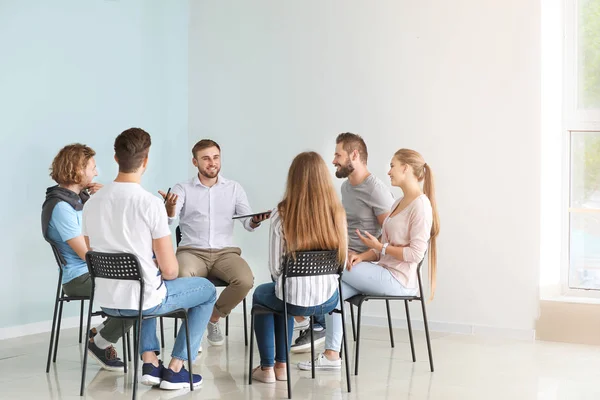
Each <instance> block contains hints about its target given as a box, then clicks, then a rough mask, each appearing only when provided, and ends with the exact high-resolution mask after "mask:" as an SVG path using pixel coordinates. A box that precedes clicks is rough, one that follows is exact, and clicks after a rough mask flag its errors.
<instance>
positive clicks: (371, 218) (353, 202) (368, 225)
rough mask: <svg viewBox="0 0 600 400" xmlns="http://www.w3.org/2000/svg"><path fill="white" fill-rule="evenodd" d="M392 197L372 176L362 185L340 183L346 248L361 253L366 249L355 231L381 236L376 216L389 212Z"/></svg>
mask: <svg viewBox="0 0 600 400" xmlns="http://www.w3.org/2000/svg"><path fill="white" fill-rule="evenodd" d="M393 203H394V197H393V196H392V193H391V192H390V189H389V187H387V186H386V185H385V184H384V183H383V182H382V181H381V180H379V179H377V178H376V177H375V176H374V175H373V174H371V175H369V176H368V177H367V179H365V180H364V181H363V182H362V183H360V184H358V185H356V186H352V185H351V184H350V182H349V181H348V180H346V181H345V182H344V183H342V204H343V205H344V208H345V209H346V218H347V220H348V248H349V249H350V250H354V251H356V252H360V253H362V252H363V251H367V250H368V247H367V246H365V245H364V243H363V242H361V241H360V239H359V237H358V235H357V234H356V229H360V231H361V232H362V231H367V232H369V233H370V234H371V235H373V236H375V237H379V236H380V235H381V226H379V222H378V221H377V216H378V215H381V214H385V213H388V212H390V208H391V207H392V204H393Z"/></svg>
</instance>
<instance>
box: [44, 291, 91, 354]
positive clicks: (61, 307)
mask: <svg viewBox="0 0 600 400" xmlns="http://www.w3.org/2000/svg"><path fill="white" fill-rule="evenodd" d="M63 304H64V302H62V301H61V302H60V305H59V306H58V321H56V332H55V334H56V341H55V342H54V355H53V356H52V362H56V352H57V351H58V339H59V338H60V324H61V322H62V310H63ZM86 350H87V348H86Z"/></svg>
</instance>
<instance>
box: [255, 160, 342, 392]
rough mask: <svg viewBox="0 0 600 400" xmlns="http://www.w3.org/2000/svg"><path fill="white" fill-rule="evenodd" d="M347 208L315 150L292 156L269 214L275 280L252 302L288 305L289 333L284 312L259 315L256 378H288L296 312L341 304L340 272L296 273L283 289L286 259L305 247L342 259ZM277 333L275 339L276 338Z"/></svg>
mask: <svg viewBox="0 0 600 400" xmlns="http://www.w3.org/2000/svg"><path fill="white" fill-rule="evenodd" d="M346 237H347V232H346V214H345V212H344V208H343V207H342V204H341V202H340V200H339V199H338V197H337V194H336V193H335V189H334V187H333V183H332V181H331V178H330V176H329V172H328V171H327V166H326V165H325V162H324V161H323V159H322V158H321V156H319V155H318V154H317V153H314V152H307V153H301V154H299V155H298V156H296V158H295V159H294V161H293V162H292V165H291V166H290V170H289V173H288V178H287V187H286V191H285V195H284V197H283V200H282V201H281V202H280V203H279V205H278V206H277V208H276V209H274V210H273V213H272V214H271V229H270V245H269V269H270V271H271V276H272V277H273V280H274V281H275V282H272V283H264V284H262V285H260V286H258V287H257V288H256V290H255V291H254V296H253V297H252V302H253V305H263V306H266V307H268V308H270V309H272V310H276V311H283V307H284V301H285V302H287V304H288V306H287V309H288V321H287V324H288V327H289V329H288V337H287V338H286V337H285V325H284V324H285V323H286V321H284V318H283V317H282V316H280V315H273V314H268V315H260V314H259V315H256V316H255V317H254V318H255V324H254V330H255V332H256V342H257V344H258V350H259V352H260V366H258V367H256V368H255V369H254V370H253V371H252V378H253V379H255V380H257V381H261V382H265V383H274V382H275V381H276V380H280V381H281V380H287V370H286V352H285V343H286V342H285V341H286V340H287V342H288V346H289V344H290V343H291V340H292V334H293V329H292V327H293V322H294V317H293V316H310V315H323V314H326V313H328V312H330V311H332V310H333V309H334V308H335V306H336V304H338V290H337V288H338V276H337V275H324V276H310V277H292V278H288V279H287V283H286V288H287V290H286V298H285V299H284V298H283V293H282V281H283V276H282V274H283V271H282V260H283V258H284V256H285V255H291V256H293V255H294V253H296V252H298V251H305V250H337V251H338V259H339V262H340V265H343V264H344V263H345V262H346V254H347V238H346ZM273 335H274V336H275V343H273Z"/></svg>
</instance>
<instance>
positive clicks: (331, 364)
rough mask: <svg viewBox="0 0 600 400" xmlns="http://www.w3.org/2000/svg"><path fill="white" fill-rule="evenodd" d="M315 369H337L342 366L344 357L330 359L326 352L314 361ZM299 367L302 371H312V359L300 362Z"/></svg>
mask: <svg viewBox="0 0 600 400" xmlns="http://www.w3.org/2000/svg"><path fill="white" fill-rule="evenodd" d="M314 363H315V369H319V370H336V369H341V368H342V359H341V358H338V359H337V360H333V361H332V360H330V359H328V358H327V357H325V354H324V353H321V354H319V355H318V357H317V358H316V359H315V361H314ZM298 369H300V370H302V371H310V370H311V369H312V362H311V361H302V362H299V363H298Z"/></svg>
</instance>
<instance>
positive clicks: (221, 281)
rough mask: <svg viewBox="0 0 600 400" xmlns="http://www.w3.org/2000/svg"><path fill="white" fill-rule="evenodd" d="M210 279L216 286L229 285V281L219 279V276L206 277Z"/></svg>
mask: <svg viewBox="0 0 600 400" xmlns="http://www.w3.org/2000/svg"><path fill="white" fill-rule="evenodd" d="M206 279H208V280H209V281H210V283H212V284H213V285H215V286H216V287H225V286H229V283H227V282H225V281H223V280H221V279H219V278H214V277H210V278H206Z"/></svg>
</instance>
